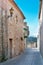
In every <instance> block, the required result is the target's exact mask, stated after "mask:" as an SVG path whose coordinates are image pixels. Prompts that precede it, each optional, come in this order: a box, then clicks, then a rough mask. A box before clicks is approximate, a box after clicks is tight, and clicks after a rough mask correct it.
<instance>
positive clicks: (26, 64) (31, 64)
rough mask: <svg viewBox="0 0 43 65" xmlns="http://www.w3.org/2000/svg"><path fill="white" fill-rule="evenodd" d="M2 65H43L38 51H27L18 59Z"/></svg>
mask: <svg viewBox="0 0 43 65" xmlns="http://www.w3.org/2000/svg"><path fill="white" fill-rule="evenodd" d="M0 65H43V60H42V58H41V55H40V52H39V51H38V50H37V49H28V48H27V49H26V50H25V51H24V53H23V54H21V55H20V56H19V57H17V58H16V59H11V60H8V61H6V62H4V63H1V64H0Z"/></svg>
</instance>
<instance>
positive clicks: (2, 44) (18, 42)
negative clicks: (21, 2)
mask: <svg viewBox="0 0 43 65" xmlns="http://www.w3.org/2000/svg"><path fill="white" fill-rule="evenodd" d="M0 16H1V17H0V57H1V56H5V58H12V57H15V56H17V55H19V54H20V53H21V52H23V51H24V49H25V39H24V19H25V16H24V15H23V13H22V11H21V10H20V9H19V7H18V6H17V4H16V3H15V2H14V0H4V1H3V0H0Z"/></svg>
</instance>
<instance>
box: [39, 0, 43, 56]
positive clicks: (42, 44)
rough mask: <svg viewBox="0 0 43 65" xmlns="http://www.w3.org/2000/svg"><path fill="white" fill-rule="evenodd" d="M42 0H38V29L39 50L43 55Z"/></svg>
mask: <svg viewBox="0 0 43 65" xmlns="http://www.w3.org/2000/svg"><path fill="white" fill-rule="evenodd" d="M42 17H43V0H40V12H39V23H40V29H39V31H40V32H39V41H40V44H39V49H40V52H41V55H42V57H43V18H42Z"/></svg>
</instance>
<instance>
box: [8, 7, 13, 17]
mask: <svg viewBox="0 0 43 65" xmlns="http://www.w3.org/2000/svg"><path fill="white" fill-rule="evenodd" d="M13 11H14V9H13V8H12V7H11V9H10V10H9V12H10V15H9V16H8V18H9V17H12V15H13Z"/></svg>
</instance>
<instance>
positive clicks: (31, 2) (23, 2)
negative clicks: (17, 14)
mask: <svg viewBox="0 0 43 65" xmlns="http://www.w3.org/2000/svg"><path fill="white" fill-rule="evenodd" d="M15 2H16V4H17V5H18V7H19V8H20V9H21V11H22V12H23V14H24V16H25V17H26V19H25V22H27V25H28V26H29V31H30V34H29V36H34V37H37V35H38V28H39V19H38V16H39V5H40V3H39V0H15Z"/></svg>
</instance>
